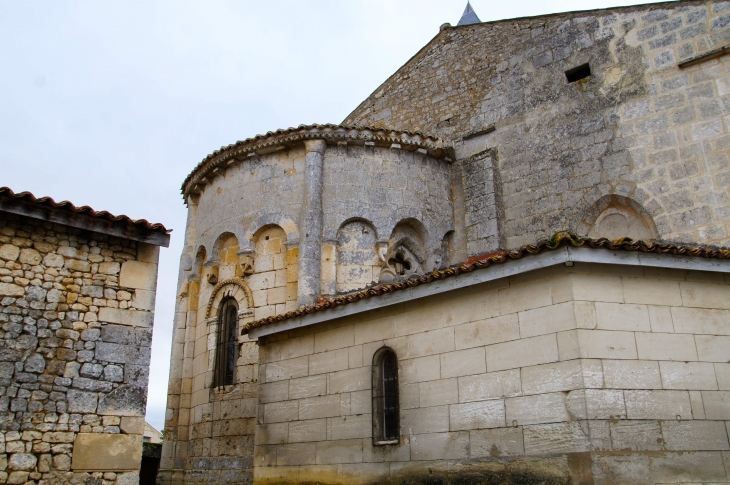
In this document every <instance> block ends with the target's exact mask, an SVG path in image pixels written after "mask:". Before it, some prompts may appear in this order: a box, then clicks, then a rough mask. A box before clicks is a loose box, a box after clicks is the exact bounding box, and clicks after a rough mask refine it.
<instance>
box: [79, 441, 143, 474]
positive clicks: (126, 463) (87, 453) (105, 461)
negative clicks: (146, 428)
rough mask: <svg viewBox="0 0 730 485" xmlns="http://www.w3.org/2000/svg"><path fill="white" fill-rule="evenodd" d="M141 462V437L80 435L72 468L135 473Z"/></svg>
mask: <svg viewBox="0 0 730 485" xmlns="http://www.w3.org/2000/svg"><path fill="white" fill-rule="evenodd" d="M141 461H142V437H141V436H134V435H121V434H94V433H79V434H78V435H76V439H75V440H74V447H73V456H72V462H71V467H72V468H73V470H74V471H97V470H101V471H133V470H138V469H139V466H140V463H141Z"/></svg>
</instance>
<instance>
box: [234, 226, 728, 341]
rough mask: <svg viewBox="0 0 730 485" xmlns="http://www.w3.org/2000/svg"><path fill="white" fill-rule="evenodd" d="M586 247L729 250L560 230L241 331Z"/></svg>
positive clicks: (700, 253) (695, 252)
mask: <svg viewBox="0 0 730 485" xmlns="http://www.w3.org/2000/svg"><path fill="white" fill-rule="evenodd" d="M567 245H570V246H573V247H588V248H594V249H610V250H613V251H616V250H620V251H641V252H645V253H657V254H671V255H679V256H692V257H699V258H715V259H730V250H727V249H718V248H713V247H706V246H682V245H675V244H666V243H655V242H646V241H634V240H632V239H631V238H621V239H616V240H613V241H611V240H609V239H606V238H600V239H592V238H589V237H582V236H578V235H576V234H574V233H572V232H570V231H561V232H558V233H556V234H555V235H553V237H551V238H550V239H546V240H543V241H540V242H538V243H537V244H526V245H524V246H522V247H521V248H519V249H516V250H512V251H497V252H494V253H490V254H485V255H482V256H475V257H473V258H469V259H468V260H467V261H466V262H465V263H463V264H461V265H459V266H452V267H450V268H447V269H445V270H436V271H432V272H431V273H428V274H425V275H422V276H417V277H413V278H411V279H409V280H407V281H403V282H400V283H385V284H379V285H377V286H374V287H372V288H367V289H364V290H360V291H356V292H353V293H348V294H346V295H342V296H336V297H332V298H320V299H319V300H317V303H316V304H314V305H310V306H307V307H302V308H299V309H297V310H294V311H291V312H287V313H284V314H281V315H275V316H272V317H268V318H262V319H260V320H256V321H253V322H251V323H249V324H247V325H246V327H245V328H244V329H243V331H242V333H247V332H248V330H250V329H253V328H256V327H261V326H263V325H267V324H270V323H276V322H282V321H284V320H289V319H291V318H296V317H302V316H304V315H308V314H311V313H316V312H321V311H324V310H327V309H329V308H334V307H337V306H340V305H347V304H350V303H355V302H357V301H360V300H365V299H368V298H374V297H377V296H380V295H384V294H386V293H393V292H396V291H402V290H406V289H408V288H412V287H414V286H420V285H425V284H428V283H431V282H434V281H437V280H443V279H445V278H451V277H453V276H457V275H460V274H462V273H470V272H472V271H476V270H479V269H484V268H488V267H489V266H491V265H493V264H503V263H507V262H509V261H512V260H515V259H520V258H524V257H527V256H531V255H536V254H539V253H542V252H545V251H554V250H556V249H559V248H560V247H563V246H567Z"/></svg>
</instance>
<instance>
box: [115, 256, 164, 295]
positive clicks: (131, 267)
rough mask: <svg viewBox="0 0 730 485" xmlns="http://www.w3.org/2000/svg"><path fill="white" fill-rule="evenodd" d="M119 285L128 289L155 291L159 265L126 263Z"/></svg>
mask: <svg viewBox="0 0 730 485" xmlns="http://www.w3.org/2000/svg"><path fill="white" fill-rule="evenodd" d="M119 284H120V285H121V286H123V287H126V288H135V289H140V290H152V291H154V290H155V288H156V287H157V265H156V264H151V263H144V262H140V261H126V262H124V263H123V264H122V270H121V272H120V274H119Z"/></svg>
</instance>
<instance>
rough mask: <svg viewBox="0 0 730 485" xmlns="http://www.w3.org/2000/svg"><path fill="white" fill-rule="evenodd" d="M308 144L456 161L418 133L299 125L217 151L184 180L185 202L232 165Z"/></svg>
mask: <svg viewBox="0 0 730 485" xmlns="http://www.w3.org/2000/svg"><path fill="white" fill-rule="evenodd" d="M305 140H325V141H326V142H327V143H328V144H332V145H334V144H338V143H346V144H352V145H365V144H366V143H370V144H372V145H374V146H382V147H392V146H393V145H397V146H398V147H399V148H400V149H401V150H406V151H417V150H421V151H422V152H424V153H427V154H429V155H430V156H432V157H435V158H438V159H444V158H446V159H450V157H453V155H452V150H451V148H450V147H447V146H444V144H443V142H442V141H441V140H440V139H439V138H437V137H435V136H431V135H427V134H424V133H421V132H418V131H416V132H411V131H396V130H389V129H383V128H370V127H360V126H341V125H333V124H324V125H318V124H314V125H300V126H299V127H298V128H287V129H281V130H276V131H270V132H268V133H266V134H265V135H257V136H255V137H253V138H248V139H246V140H242V141H238V142H236V143H233V144H231V145H228V146H225V147H221V149H220V150H216V151H214V152H213V153H211V154H210V155H208V156H207V157H205V158H204V159H203V160H202V161H201V162H200V163H199V164H198V165H197V166H196V167H195V168H194V169H193V171H192V172H190V174H189V175H188V176H187V177H186V178H185V181H184V182H183V184H182V189H181V192H182V194H183V198H184V199H185V200H187V198H188V197H189V196H190V195H194V194H197V193H199V192H200V190H201V189H202V188H203V187H204V186H205V185H207V184H208V183H209V182H210V181H211V180H213V179H214V178H215V177H216V176H217V175H218V174H220V173H222V172H225V170H226V169H227V168H228V166H229V165H232V164H234V163H236V162H241V161H243V160H245V159H247V158H249V157H254V156H261V155H266V154H269V153H272V152H276V151H278V150H282V149H288V148H291V147H293V146H296V145H300V144H301V143H302V142H304V141H305Z"/></svg>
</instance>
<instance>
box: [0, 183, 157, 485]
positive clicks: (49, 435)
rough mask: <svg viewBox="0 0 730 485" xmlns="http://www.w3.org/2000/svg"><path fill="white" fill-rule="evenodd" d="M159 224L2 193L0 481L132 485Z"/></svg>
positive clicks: (141, 424)
mask: <svg viewBox="0 0 730 485" xmlns="http://www.w3.org/2000/svg"><path fill="white" fill-rule="evenodd" d="M169 240H170V236H169V231H168V230H167V229H165V227H164V226H162V225H161V224H150V223H148V222H147V221H145V220H132V219H130V218H129V217H127V216H114V215H111V214H109V213H108V212H103V211H101V212H97V211H94V210H93V209H91V208H89V207H86V206H84V207H76V206H74V205H73V204H71V203H70V202H60V203H56V202H55V201H54V200H53V199H51V198H49V197H42V198H36V197H34V196H33V195H32V194H30V193H29V192H23V193H17V194H16V193H14V192H13V191H12V190H11V189H9V188H7V187H2V188H0V325H1V326H2V327H1V329H2V330H1V331H0V452H2V453H0V483H3V484H5V483H7V484H38V485H41V484H44V485H61V484H85V485H91V484H93V485H112V484H115V485H134V484H136V483H138V480H139V467H140V463H141V459H142V441H143V433H144V429H145V419H144V416H145V408H146V402H147V385H148V378H149V370H150V346H151V343H152V323H153V319H154V309H155V292H156V288H157V265H158V257H159V248H160V247H161V246H162V247H167V246H168V245H169Z"/></svg>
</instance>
